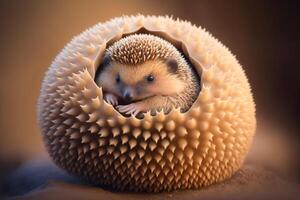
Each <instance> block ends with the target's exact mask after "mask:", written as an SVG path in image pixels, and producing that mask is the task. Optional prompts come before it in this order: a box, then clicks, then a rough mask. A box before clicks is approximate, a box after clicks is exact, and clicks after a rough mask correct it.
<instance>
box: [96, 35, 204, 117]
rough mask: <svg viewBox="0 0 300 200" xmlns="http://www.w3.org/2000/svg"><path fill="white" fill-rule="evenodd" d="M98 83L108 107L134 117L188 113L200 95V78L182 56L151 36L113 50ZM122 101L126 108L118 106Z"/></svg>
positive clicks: (135, 38)
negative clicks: (144, 113) (176, 112)
mask: <svg viewBox="0 0 300 200" xmlns="http://www.w3.org/2000/svg"><path fill="white" fill-rule="evenodd" d="M96 83H97V84H98V85H99V86H101V87H102V89H103V91H104V92H105V95H104V97H105V100H106V101H107V102H108V103H110V104H112V105H114V106H117V109H118V110H119V111H120V112H121V113H124V114H131V115H134V116H136V115H137V114H141V113H143V112H147V111H150V112H151V113H152V114H155V113H156V111H161V110H163V111H164V112H165V113H169V112H170V111H171V109H172V108H180V110H181V111H182V112H186V111H187V110H188V109H189V108H190V107H191V105H192V104H193V102H194V101H195V99H196V98H197V96H198V93H199V91H200V84H199V78H198V76H197V74H196V72H195V70H194V69H193V67H192V66H191V65H190V64H189V63H188V62H187V61H186V59H185V58H184V56H183V55H182V53H181V52H180V51H179V50H177V49H176V48H175V46H173V45H172V44H171V43H169V42H167V41H166V40H164V39H161V38H159V37H157V36H154V35H150V34H133V35H130V36H127V37H124V38H122V39H120V40H119V41H117V42H115V43H114V44H113V45H112V46H110V47H109V48H108V49H107V50H106V52H105V54H104V58H103V62H102V65H101V67H100V69H99V72H98V75H97V76H96ZM119 99H121V101H123V103H124V102H125V105H118V104H119ZM140 116H141V115H140Z"/></svg>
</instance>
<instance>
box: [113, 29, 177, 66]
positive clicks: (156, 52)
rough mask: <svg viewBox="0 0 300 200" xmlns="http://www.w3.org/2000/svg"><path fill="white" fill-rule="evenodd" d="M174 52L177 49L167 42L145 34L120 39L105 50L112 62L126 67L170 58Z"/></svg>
mask: <svg viewBox="0 0 300 200" xmlns="http://www.w3.org/2000/svg"><path fill="white" fill-rule="evenodd" d="M176 52H177V49H176V48H175V47H174V46H173V45H171V44H170V43H169V42H167V41H165V40H163V39H161V38H159V37H156V36H153V35H146V34H135V35H131V36H128V37H125V38H122V39H121V40H119V41H117V42H116V43H114V44H113V45H112V46H111V47H109V48H108V49H107V53H108V54H109V55H110V56H111V58H112V60H114V61H117V62H119V63H121V64H127V65H136V64H142V63H144V62H146V61H149V60H155V59H159V58H161V59H167V58H171V57H174V53H176Z"/></svg>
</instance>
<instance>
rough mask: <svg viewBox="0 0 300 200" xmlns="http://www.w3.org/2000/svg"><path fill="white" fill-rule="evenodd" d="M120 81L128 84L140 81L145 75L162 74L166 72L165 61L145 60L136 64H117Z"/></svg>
mask: <svg viewBox="0 0 300 200" xmlns="http://www.w3.org/2000/svg"><path fill="white" fill-rule="evenodd" d="M117 66H118V67H117V69H118V70H119V73H120V75H121V78H122V81H123V82H124V83H125V84H128V85H135V84H138V83H140V82H141V81H142V80H143V79H144V78H145V77H146V76H148V75H150V74H152V75H155V76H156V75H162V76H163V75H164V74H166V73H167V69H166V66H165V63H164V62H162V61H160V60H155V61H146V62H144V63H142V64H137V65H136V66H131V65H126V64H117Z"/></svg>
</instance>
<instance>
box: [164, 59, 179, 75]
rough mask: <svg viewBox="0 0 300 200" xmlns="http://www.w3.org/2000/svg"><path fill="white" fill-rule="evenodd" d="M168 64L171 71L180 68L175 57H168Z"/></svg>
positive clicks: (173, 71)
mask: <svg viewBox="0 0 300 200" xmlns="http://www.w3.org/2000/svg"><path fill="white" fill-rule="evenodd" d="M166 64H167V66H168V68H169V71H170V72H172V73H175V72H176V71H177V70H178V63H177V61H176V60H174V59H167V61H166Z"/></svg>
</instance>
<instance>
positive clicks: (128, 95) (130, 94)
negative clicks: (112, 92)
mask: <svg viewBox="0 0 300 200" xmlns="http://www.w3.org/2000/svg"><path fill="white" fill-rule="evenodd" d="M134 96H135V94H134V89H133V88H132V87H130V86H127V87H125V88H124V89H123V91H122V97H123V99H124V100H125V101H127V102H129V101H131V100H133V99H134Z"/></svg>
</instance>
